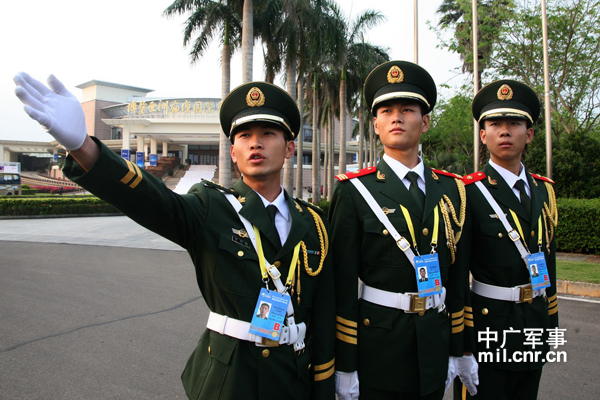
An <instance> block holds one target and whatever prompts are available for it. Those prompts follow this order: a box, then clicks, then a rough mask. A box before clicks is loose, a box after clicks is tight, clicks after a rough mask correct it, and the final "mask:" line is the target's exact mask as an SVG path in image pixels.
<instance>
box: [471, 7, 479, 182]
mask: <svg viewBox="0 0 600 400" xmlns="http://www.w3.org/2000/svg"><path fill="white" fill-rule="evenodd" d="M472 8H473V27H472V30H473V91H474V94H475V95H477V92H478V91H479V46H478V43H477V41H478V38H477V24H478V23H477V0H473V7H472ZM473 97H475V96H473ZM479 147H480V146H479V123H478V122H477V121H475V120H473V171H477V170H479Z"/></svg>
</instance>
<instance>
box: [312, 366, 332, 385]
mask: <svg viewBox="0 0 600 400" xmlns="http://www.w3.org/2000/svg"><path fill="white" fill-rule="evenodd" d="M334 372H335V368H330V369H329V370H328V371H325V372H322V373H320V374H315V382H319V381H324V380H325V379H327V378H330V377H331V376H332V375H333V373H334Z"/></svg>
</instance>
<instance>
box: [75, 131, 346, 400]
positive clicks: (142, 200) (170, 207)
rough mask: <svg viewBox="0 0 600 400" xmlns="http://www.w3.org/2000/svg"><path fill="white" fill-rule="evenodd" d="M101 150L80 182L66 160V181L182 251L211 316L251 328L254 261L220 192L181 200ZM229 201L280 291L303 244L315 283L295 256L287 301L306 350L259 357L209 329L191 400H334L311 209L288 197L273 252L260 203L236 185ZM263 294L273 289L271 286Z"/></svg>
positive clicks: (197, 359) (330, 297)
mask: <svg viewBox="0 0 600 400" xmlns="http://www.w3.org/2000/svg"><path fill="white" fill-rule="evenodd" d="M97 142H98V141H97ZM99 145H100V149H101V156H100V158H99V159H98V161H97V162H96V164H95V165H94V167H93V168H92V169H91V170H90V171H88V172H85V171H84V170H83V169H82V168H81V167H80V166H79V165H78V164H77V163H76V162H75V161H74V160H73V159H72V158H71V157H69V158H68V159H67V163H66V166H65V168H64V170H65V173H66V175H67V176H68V177H69V178H70V179H72V180H74V181H75V182H77V183H78V184H80V185H81V186H83V187H84V188H86V189H87V190H89V191H90V192H92V193H94V194H96V195H97V196H98V197H100V198H102V199H104V200H106V201H107V202H109V203H111V204H113V205H114V206H116V207H117V208H119V209H120V210H121V211H122V212H123V213H125V214H126V215H127V216H129V217H130V218H131V219H133V220H134V221H136V222H137V223H139V224H140V225H143V226H144V227H146V228H148V229H149V230H151V231H154V232H156V233H158V234H160V235H162V236H164V237H165V238H167V239H169V240H171V241H173V242H175V243H177V244H178V245H180V246H182V247H183V248H184V249H186V250H187V251H188V253H189V255H190V257H191V259H192V261H193V264H194V266H195V269H196V277H197V281H198V286H199V288H200V292H201V293H202V296H203V297H204V299H205V301H206V304H207V305H208V307H209V308H210V310H211V311H213V312H216V313H218V314H221V315H226V316H229V317H231V318H235V319H239V320H243V321H247V322H250V320H251V319H252V316H253V315H254V311H255V306H256V304H257V300H258V294H259V291H260V289H261V288H262V287H264V286H265V285H264V283H263V282H262V280H261V273H260V268H259V263H258V257H257V253H256V251H255V250H254V247H253V246H252V243H251V242H250V239H249V238H248V237H242V236H244V235H241V236H240V235H239V231H240V230H242V229H243V228H244V226H243V225H242V222H241V220H240V218H239V216H238V214H237V213H236V211H235V210H234V209H233V207H232V206H231V204H230V203H229V202H228V201H227V199H226V198H225V197H224V195H223V193H221V191H220V190H218V189H217V188H216V185H214V184H210V183H204V184H197V185H195V186H194V187H192V189H190V192H189V193H188V194H186V195H178V194H176V193H174V192H173V191H171V190H169V189H168V188H167V187H166V186H165V185H164V184H163V183H162V181H160V180H159V179H156V178H154V177H153V176H152V175H150V174H149V173H147V172H145V171H143V170H140V169H139V168H138V167H137V166H135V165H134V164H132V163H131V162H129V161H125V160H124V159H123V158H121V157H119V156H118V155H117V154H115V153H113V152H112V151H110V150H109V149H108V148H107V147H105V146H104V145H103V144H101V143H99ZM230 192H231V193H235V195H236V196H238V198H239V199H240V200H241V201H242V202H243V207H242V209H241V211H240V214H241V215H243V216H244V217H245V218H247V219H248V220H249V221H250V222H251V223H252V224H253V225H255V226H256V227H257V228H258V229H259V230H260V232H261V238H262V244H263V249H264V252H265V257H266V258H267V260H269V261H270V262H272V263H273V264H275V265H276V266H278V268H279V270H280V272H281V274H282V280H283V281H284V282H285V278H286V277H287V273H288V270H289V266H290V263H291V259H292V253H293V249H294V247H295V246H296V244H298V243H299V242H300V241H303V242H304V243H305V246H306V248H307V249H308V250H309V252H308V253H309V254H308V255H307V258H308V264H309V266H310V268H312V271H311V272H312V273H313V274H314V275H315V276H311V275H309V274H308V273H307V269H306V268H305V264H304V260H303V258H304V253H303V252H302V250H301V253H300V260H301V266H300V267H299V268H297V271H296V274H298V271H299V277H300V285H298V284H297V282H298V276H296V285H295V286H294V289H295V292H294V294H293V296H292V303H293V305H294V311H295V321H296V324H299V323H301V322H304V323H305V324H306V326H307V332H306V339H305V343H306V350H305V351H304V352H303V353H299V354H295V353H294V350H293V347H292V346H289V345H281V346H278V347H259V346H257V345H256V344H255V343H253V342H248V341H243V340H238V339H235V338H232V337H229V336H225V335H221V334H219V333H217V332H214V331H211V330H208V329H206V330H205V331H204V333H203V334H202V336H201V338H200V341H199V343H198V346H197V347H196V349H195V351H194V352H193V354H192V355H191V357H190V359H189V361H188V363H187V365H186V367H185V370H184V372H183V374H182V380H183V385H184V387H185V391H186V393H187V396H188V397H189V398H190V399H207V400H216V399H222V400H225V399H226V400H233V399H236V400H238V399H256V400H274V399H286V400H289V399H302V400H305V399H327V400H331V399H333V398H334V391H335V389H334V378H333V371H334V345H335V338H334V329H335V323H334V318H335V317H334V313H335V310H334V292H333V268H332V265H331V261H330V257H327V258H326V259H325V263H324V265H323V268H322V269H321V270H320V272H319V273H318V274H315V272H316V271H318V267H319V262H320V255H318V253H319V251H320V249H321V241H322V239H320V238H319V235H318V233H317V229H316V225H315V217H313V215H312V214H311V213H310V212H309V210H308V208H309V207H311V206H308V205H307V204H306V203H301V202H299V201H294V200H293V199H291V198H290V197H289V196H287V193H286V199H287V202H288V205H289V209H290V214H291V218H292V225H291V230H290V233H289V237H288V239H287V241H286V242H285V243H284V244H283V246H282V247H281V249H280V250H279V251H277V249H276V247H275V245H274V244H273V243H272V241H275V240H277V242H278V241H279V238H278V237H276V235H277V233H276V232H274V231H273V230H272V229H271V228H270V226H271V225H270V220H269V217H268V214H267V211H266V210H265V207H264V205H263V203H262V201H261V199H260V198H259V196H258V195H257V194H256V193H255V192H254V191H253V190H251V189H250V188H249V187H248V186H246V185H245V184H244V183H243V181H242V180H240V181H238V182H237V183H236V184H235V186H234V188H233V190H230ZM267 221H269V222H267ZM265 232H266V234H265ZM325 240H326V238H325ZM310 250H313V251H314V253H315V254H310ZM298 287H300V289H301V290H300V291H299V290H298ZM269 288H270V289H274V286H273V283H272V281H270V282H269ZM299 292H300V293H299Z"/></svg>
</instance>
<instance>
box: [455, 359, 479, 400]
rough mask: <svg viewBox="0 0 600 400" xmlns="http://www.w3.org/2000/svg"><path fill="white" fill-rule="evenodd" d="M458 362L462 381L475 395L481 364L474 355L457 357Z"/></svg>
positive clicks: (470, 392)
mask: <svg viewBox="0 0 600 400" xmlns="http://www.w3.org/2000/svg"><path fill="white" fill-rule="evenodd" d="M455 358H456V359H457V362H458V364H457V365H458V376H459V377H460V381H461V382H462V383H463V385H465V387H466V388H467V390H468V391H469V394H470V395H471V396H475V395H476V394H477V385H479V374H478V372H477V371H478V370H479V365H478V364H477V361H476V360H475V357H474V356H473V355H469V356H462V357H455Z"/></svg>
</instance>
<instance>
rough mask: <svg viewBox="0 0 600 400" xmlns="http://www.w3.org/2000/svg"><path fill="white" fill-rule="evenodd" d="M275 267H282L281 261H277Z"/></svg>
mask: <svg viewBox="0 0 600 400" xmlns="http://www.w3.org/2000/svg"><path fill="white" fill-rule="evenodd" d="M273 265H274V266H275V267H277V268H279V267H281V261H275V262H274V263H273Z"/></svg>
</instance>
